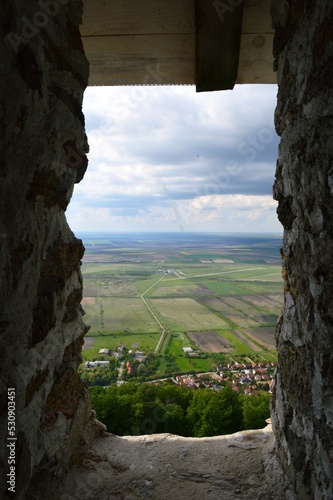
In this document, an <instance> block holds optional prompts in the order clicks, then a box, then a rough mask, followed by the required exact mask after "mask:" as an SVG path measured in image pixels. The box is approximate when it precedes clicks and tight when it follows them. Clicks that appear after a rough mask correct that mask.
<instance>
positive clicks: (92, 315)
mask: <svg viewBox="0 0 333 500" xmlns="http://www.w3.org/2000/svg"><path fill="white" fill-rule="evenodd" d="M93 300H94V302H93V303H88V304H85V305H84V310H85V312H86V316H85V318H84V319H85V322H86V324H88V325H91V329H90V333H96V334H97V333H98V332H110V333H120V332H125V333H153V332H158V331H159V326H158V324H157V323H156V321H155V320H154V318H153V317H152V315H151V314H150V313H149V311H148V309H147V308H146V306H145V305H144V303H143V301H142V300H141V299H140V298H118V297H115V298H110V297H95V298H93ZM101 309H102V310H103V313H102V314H101Z"/></svg>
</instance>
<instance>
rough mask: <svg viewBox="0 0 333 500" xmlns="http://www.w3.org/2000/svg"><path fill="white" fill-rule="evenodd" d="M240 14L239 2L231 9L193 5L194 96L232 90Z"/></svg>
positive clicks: (221, 5) (199, 0)
mask: <svg viewBox="0 0 333 500" xmlns="http://www.w3.org/2000/svg"><path fill="white" fill-rule="evenodd" d="M225 6H227V10H225ZM242 14H243V2H241V3H240V4H239V5H238V6H236V7H231V6H230V5H229V3H227V2H222V1H220V2H218V1H214V2H212V1H207V0H196V1H195V16H196V20H195V22H196V78H195V81H196V89H197V92H204V91H212V90H226V89H232V88H233V87H234V84H235V81H236V78H237V69H238V58H239V48H240V37H241V29H242Z"/></svg>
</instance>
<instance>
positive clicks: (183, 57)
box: [82, 34, 195, 85]
mask: <svg viewBox="0 0 333 500" xmlns="http://www.w3.org/2000/svg"><path fill="white" fill-rule="evenodd" d="M82 40H83V45H84V48H85V51H86V54H87V57H88V60H89V61H90V78H89V85H170V84H173V85H177V84H194V83H195V74H194V60H195V55H194V35H177V34H171V35H129V36H102V37H83V39H82Z"/></svg>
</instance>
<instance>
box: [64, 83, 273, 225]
mask: <svg viewBox="0 0 333 500" xmlns="http://www.w3.org/2000/svg"><path fill="white" fill-rule="evenodd" d="M275 94H276V87H275V86H262V85H259V86H238V87H236V88H235V90H233V91H230V92H229V91H228V92H218V93H201V94H196V93H195V91H194V88H193V87H140V88H139V87H121V88H119V87H113V88H109V87H98V88H97V87H92V88H88V89H87V92H86V96H85V102H84V112H85V116H86V127H87V133H88V139H89V142H90V146H91V150H90V153H89V168H88V171H87V173H86V175H85V178H84V180H83V181H82V182H81V183H80V184H79V185H78V186H77V187H76V189H75V194H74V198H73V200H72V203H71V205H70V207H69V209H68V219H69V221H70V223H71V225H72V227H73V229H74V230H77V231H84V230H110V231H111V230H124V231H125V230H140V228H141V229H142V230H144V231H146V230H159V231H161V230H177V229H178V228H179V227H180V228H181V227H183V228H184V229H186V228H188V229H186V230H198V231H204V230H207V231H229V230H231V231H233V230H235V227H237V228H239V229H237V230H240V231H242V230H243V231H251V230H253V231H256V232H258V231H260V230H262V231H272V228H274V230H276V231H280V230H281V229H280V228H281V226H280V225H279V223H278V221H277V218H276V214H275V208H276V204H275V202H274V201H273V200H272V197H271V191H272V184H273V179H274V171H275V162H276V157H277V144H278V139H277V136H276V134H275V132H274V129H273V111H274V107H275ZM181 214H183V215H181ZM184 214H186V217H187V219H186V217H185V215H184ZM190 214H192V215H191V217H189V215H190ZM185 226H186V227H185ZM259 226H260V227H259ZM275 228H276V229H275Z"/></svg>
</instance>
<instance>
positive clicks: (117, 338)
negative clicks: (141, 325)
mask: <svg viewBox="0 0 333 500" xmlns="http://www.w3.org/2000/svg"><path fill="white" fill-rule="evenodd" d="M158 339H159V334H157V333H150V334H148V335H131V334H118V335H103V336H97V337H94V344H93V347H92V348H91V349H83V351H82V354H83V359H84V360H85V361H86V360H91V359H92V358H93V357H94V356H96V355H97V354H98V351H99V350H100V349H104V348H105V349H110V350H111V351H115V350H116V349H117V347H118V346H119V345H121V344H122V345H124V346H125V347H126V348H127V349H133V344H135V345H137V347H135V349H139V350H141V351H144V352H145V353H147V352H152V351H153V350H154V349H155V347H156V344H157V341H158Z"/></svg>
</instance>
